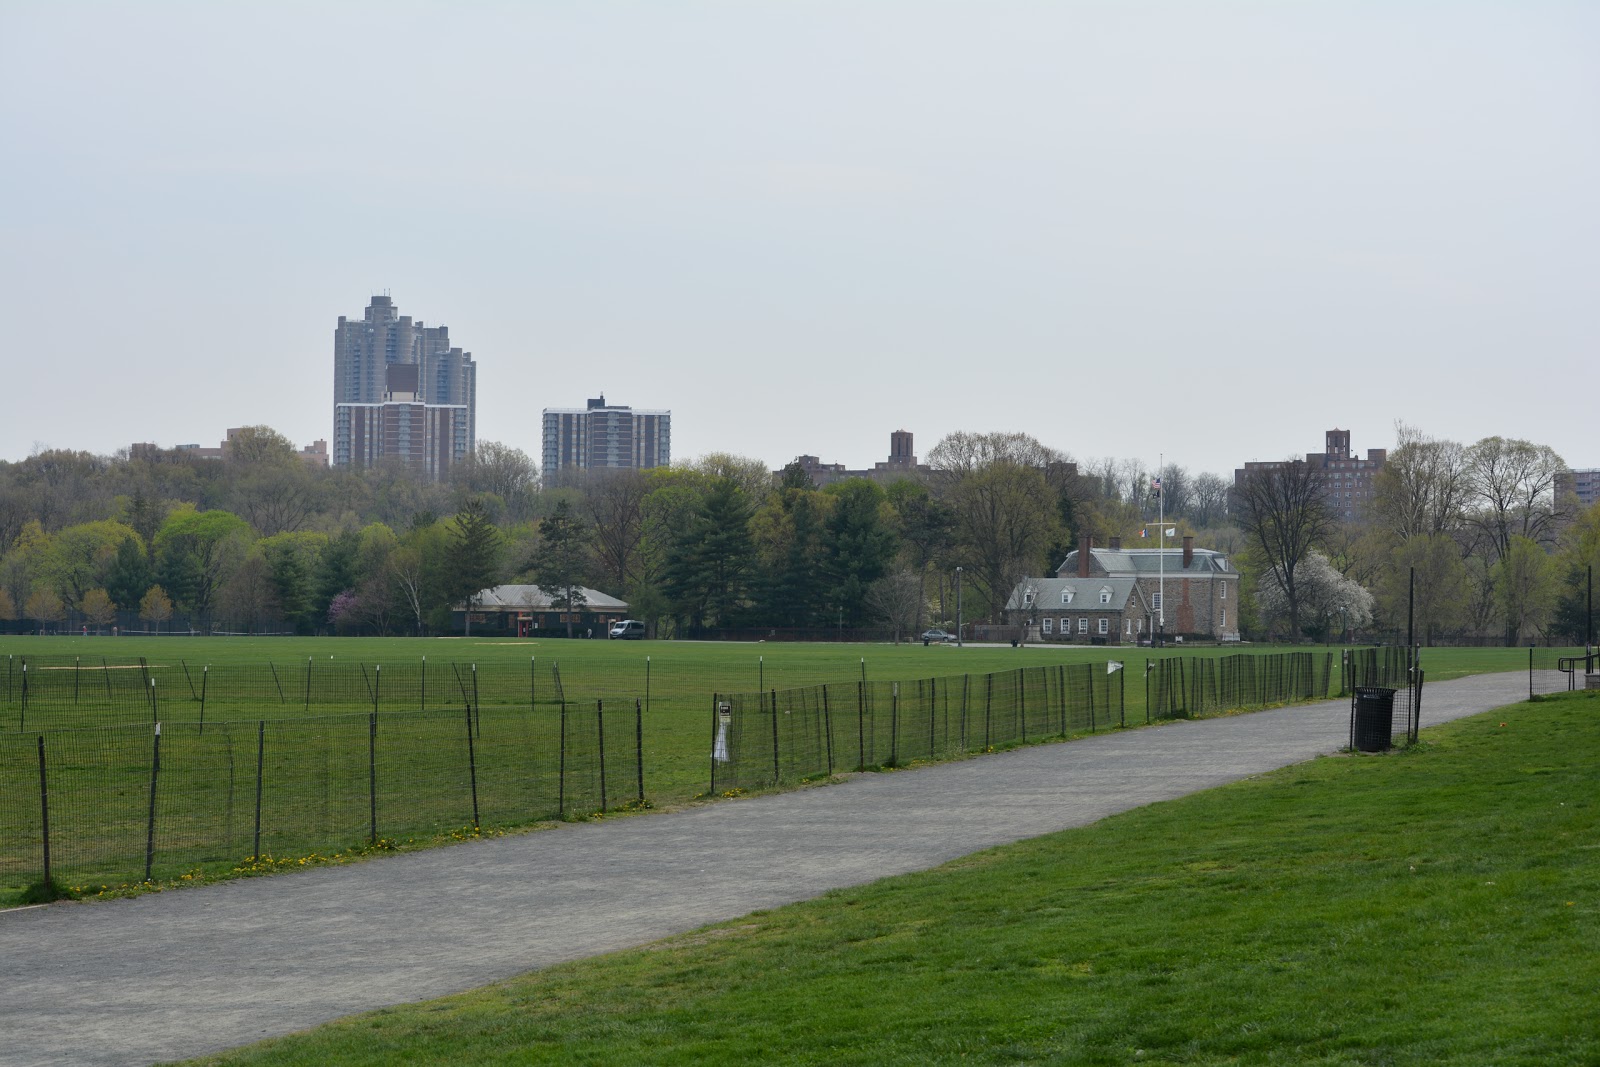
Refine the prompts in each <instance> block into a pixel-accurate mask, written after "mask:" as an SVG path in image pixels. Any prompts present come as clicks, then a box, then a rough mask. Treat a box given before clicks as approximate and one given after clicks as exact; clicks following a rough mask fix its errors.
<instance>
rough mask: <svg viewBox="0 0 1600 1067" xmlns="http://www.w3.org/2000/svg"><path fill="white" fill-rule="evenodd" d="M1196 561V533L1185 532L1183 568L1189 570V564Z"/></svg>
mask: <svg viewBox="0 0 1600 1067" xmlns="http://www.w3.org/2000/svg"><path fill="white" fill-rule="evenodd" d="M1193 562H1194V535H1193V534H1185V535H1184V538H1183V569H1184V570H1188V569H1189V564H1191V563H1193Z"/></svg>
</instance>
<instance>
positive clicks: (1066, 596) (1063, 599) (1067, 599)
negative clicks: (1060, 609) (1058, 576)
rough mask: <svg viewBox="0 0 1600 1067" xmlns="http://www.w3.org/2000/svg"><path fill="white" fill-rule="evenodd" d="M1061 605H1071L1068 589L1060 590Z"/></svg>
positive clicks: (1070, 592)
mask: <svg viewBox="0 0 1600 1067" xmlns="http://www.w3.org/2000/svg"><path fill="white" fill-rule="evenodd" d="M1061 603H1063V604H1070V603H1072V590H1070V589H1063V590H1061Z"/></svg>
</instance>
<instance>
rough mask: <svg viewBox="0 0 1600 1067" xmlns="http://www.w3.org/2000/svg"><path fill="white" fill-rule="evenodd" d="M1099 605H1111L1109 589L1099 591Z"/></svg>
mask: <svg viewBox="0 0 1600 1067" xmlns="http://www.w3.org/2000/svg"><path fill="white" fill-rule="evenodd" d="M1100 603H1102V604H1109V603H1111V590H1110V589H1107V588H1103V589H1101V590H1100Z"/></svg>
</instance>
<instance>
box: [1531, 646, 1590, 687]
mask: <svg viewBox="0 0 1600 1067" xmlns="http://www.w3.org/2000/svg"><path fill="white" fill-rule="evenodd" d="M1597 674H1600V652H1596V651H1594V650H1593V649H1590V648H1584V649H1576V648H1568V649H1559V648H1529V649H1528V695H1529V696H1530V697H1531V696H1536V695H1539V694H1543V693H1567V692H1571V691H1572V690H1575V689H1586V688H1589V687H1591V686H1595V685H1600V681H1597V680H1595V679H1596V676H1597Z"/></svg>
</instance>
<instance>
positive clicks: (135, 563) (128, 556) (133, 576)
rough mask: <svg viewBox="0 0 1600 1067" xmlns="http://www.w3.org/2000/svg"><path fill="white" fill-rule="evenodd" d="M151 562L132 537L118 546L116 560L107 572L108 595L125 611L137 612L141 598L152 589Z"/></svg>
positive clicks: (125, 539)
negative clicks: (147, 590) (146, 591)
mask: <svg viewBox="0 0 1600 1067" xmlns="http://www.w3.org/2000/svg"><path fill="white" fill-rule="evenodd" d="M150 579H151V573H150V561H149V560H147V559H146V558H145V554H144V548H143V547H142V546H141V545H140V544H139V542H138V540H137V539H135V538H132V537H128V538H124V539H123V540H122V542H121V543H120V544H118V545H117V555H116V558H115V559H113V560H112V561H111V566H110V568H109V569H108V570H107V571H106V593H107V594H108V595H109V596H110V597H111V599H112V601H113V602H115V603H116V605H117V607H119V608H121V609H122V610H123V611H135V610H137V609H138V607H139V598H140V597H142V596H144V591H145V590H146V589H149V588H150Z"/></svg>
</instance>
